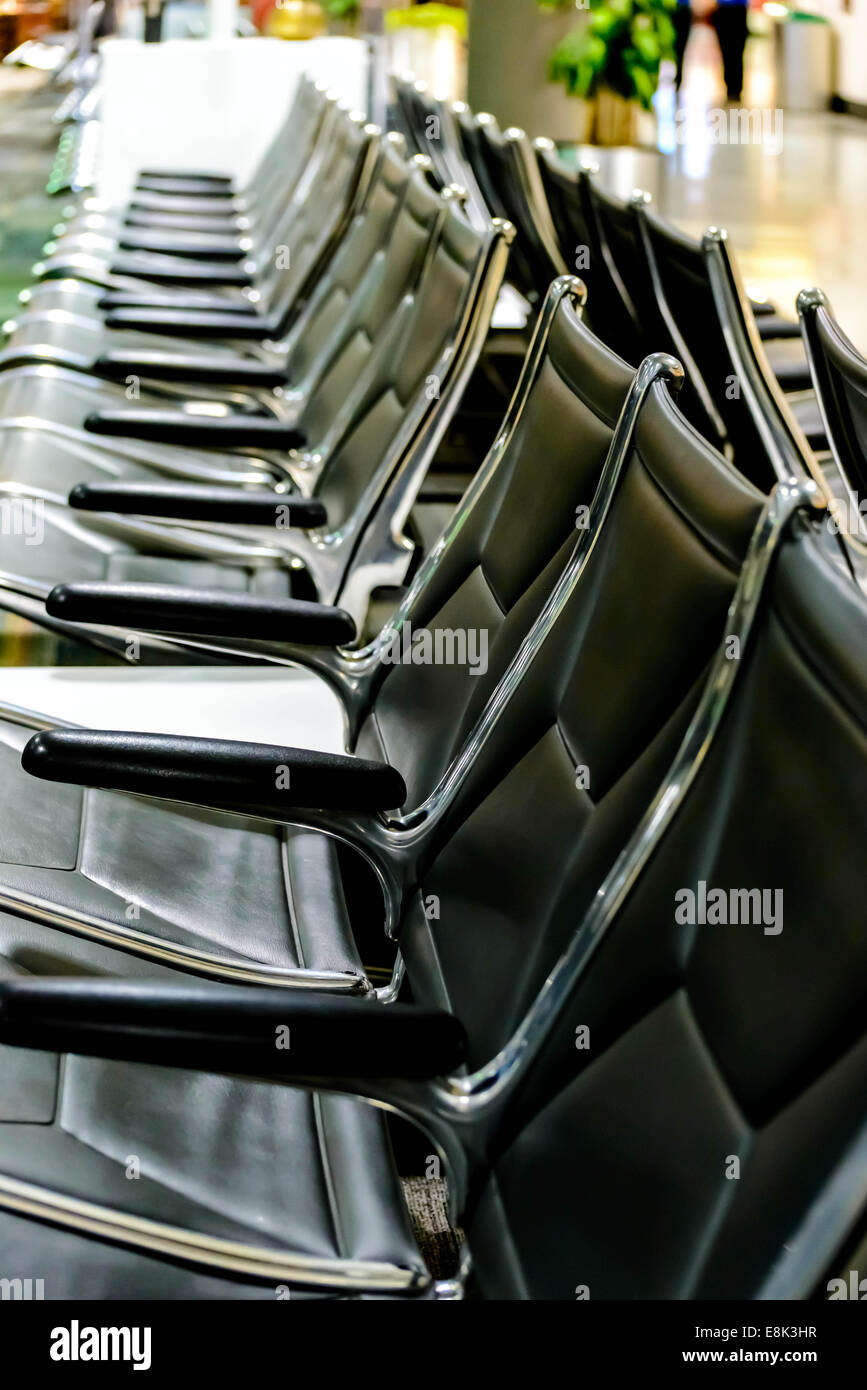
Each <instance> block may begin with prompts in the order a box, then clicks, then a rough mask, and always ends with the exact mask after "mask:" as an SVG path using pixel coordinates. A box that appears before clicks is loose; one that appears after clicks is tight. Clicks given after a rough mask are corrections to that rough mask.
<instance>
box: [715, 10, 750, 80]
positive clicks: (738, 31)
mask: <svg viewBox="0 0 867 1390" xmlns="http://www.w3.org/2000/svg"><path fill="white" fill-rule="evenodd" d="M711 23H712V24H713V27H714V29H715V30H716V36H717V40H718V41H719V46H720V52H721V53H722V60H723V80H724V81H725V84H726V96H727V97H728V99H729V101H739V100H740V97H741V93H742V91H743V86H744V48H745V46H746V42H747V7H746V5H719V6H717V8H716V9H715V10H714V12H713V15H712V16H711Z"/></svg>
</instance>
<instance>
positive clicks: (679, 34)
mask: <svg viewBox="0 0 867 1390" xmlns="http://www.w3.org/2000/svg"><path fill="white" fill-rule="evenodd" d="M672 20H673V23H674V61H675V65H676V72H675V75H674V86H675V90H676V91H680V84H681V82H682V81H683V56H684V54H685V53H686V45H687V43H688V42H689V31H690V29H691V28H692V10H691V9H690V7H689V5H678V7H677V9H676V10H675V11H674V14H673V15H672Z"/></svg>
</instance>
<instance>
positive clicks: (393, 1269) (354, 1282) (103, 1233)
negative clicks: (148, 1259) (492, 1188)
mask: <svg viewBox="0 0 867 1390" xmlns="http://www.w3.org/2000/svg"><path fill="white" fill-rule="evenodd" d="M0 1210H4V1211H12V1212H17V1213H19V1214H20V1215H21V1216H25V1217H29V1218H31V1219H32V1220H36V1221H44V1222H47V1223H48V1224H50V1225H52V1226H59V1227H61V1228H63V1229H67V1230H74V1231H81V1232H83V1233H84V1234H85V1235H87V1236H90V1237H94V1238H96V1239H97V1240H105V1241H108V1242H110V1243H113V1244H118V1245H124V1246H126V1247H127V1248H129V1249H133V1250H142V1251H144V1252H146V1253H147V1252H149V1253H151V1254H154V1255H157V1256H165V1257H167V1258H168V1259H175V1260H181V1261H183V1263H184V1264H187V1265H192V1266H193V1267H194V1268H197V1269H202V1270H217V1271H219V1272H221V1273H225V1274H234V1275H236V1276H237V1277H238V1278H242V1279H251V1280H253V1281H255V1282H256V1283H263V1284H270V1285H280V1284H289V1283H291V1284H295V1285H297V1286H299V1287H302V1288H312V1289H316V1288H327V1289H335V1290H340V1291H343V1292H348V1293H380V1294H388V1293H392V1294H419V1293H422V1292H424V1291H425V1290H426V1289H428V1288H429V1287H430V1284H431V1278H430V1275H429V1274H428V1273H427V1271H425V1270H423V1269H421V1268H418V1269H411V1268H408V1267H405V1266H401V1265H395V1264H388V1263H386V1262H385V1261H378V1260H346V1259H339V1258H337V1257H335V1258H333V1259H329V1258H327V1257H321V1256H315V1255H304V1254H300V1253H299V1252H297V1251H294V1250H285V1249H283V1250H281V1249H279V1248H269V1247H267V1246H260V1245H248V1244H244V1243H242V1242H241V1241H235V1240H222V1239H219V1238H218V1237H215V1236H207V1235H204V1234H203V1233H202V1232H199V1231H191V1230H187V1229H185V1228H183V1227H180V1226H172V1225H169V1224H168V1223H167V1222H163V1221H152V1220H150V1219H149V1218H147V1217H143V1216H134V1215H132V1214H130V1213H129V1212H124V1211H120V1210H118V1209H117V1208H115V1207H105V1206H102V1205H100V1204H99V1203H97V1202H85V1201H82V1200H81V1199H79V1198H77V1197H68V1196H66V1194H64V1193H61V1192H54V1191H52V1190H51V1189H50V1188H46V1187H40V1186H37V1185H36V1184H35V1183H29V1182H22V1181H21V1180H20V1179H18V1178H14V1177H10V1176H7V1175H6V1174H3V1173H0Z"/></svg>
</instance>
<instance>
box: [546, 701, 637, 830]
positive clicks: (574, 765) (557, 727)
mask: <svg viewBox="0 0 867 1390" xmlns="http://www.w3.org/2000/svg"><path fill="white" fill-rule="evenodd" d="M551 728H552V729H553V730H554V732H555V734H557V736H558V737H559V739H560V743H561V744H562V746H563V752H564V753H565V754H566V757H567V758H568V759H569V761H570V763H571V764H572V770H573V772H574V771H575V769H576V768H577V767H578V765H579V764H578V758H577V757H576V756H575V754H574V753H573V752H572V749H571V748H570V747H569V742H568V740H567V738H566V734H565V731H564V730H563V728H562V727H561V725H560V710H559V709H558V710H557V713H556V714H555V716H554V722H553V724H552V725H551ZM642 752H644V749H642ZM639 756H640V755H639ZM632 766H633V763H629V764H628V766H627V767H626V768H624V769H623V773H622V774H621V776H623V775H625V773H626V772H628V771H629V769H630V768H631V767H632ZM573 780H574V779H573ZM619 780H620V778H619V777H618V778H617V779H616V781H619ZM613 785H616V782H615V783H614V784H613ZM576 790H580V791H581V792H582V793H583V794H584V796H585V797H586V798H587V800H588V801H589V802H590V805H591V806H592V807H593V809H594V811H595V810H596V807H597V805H598V804H599V803H598V802H597V801H596V800H595V799H594V797H592V796H591V795H590V792H589V791H588V790H587V788H586V787H580V788H576ZM603 795H604V794H603Z"/></svg>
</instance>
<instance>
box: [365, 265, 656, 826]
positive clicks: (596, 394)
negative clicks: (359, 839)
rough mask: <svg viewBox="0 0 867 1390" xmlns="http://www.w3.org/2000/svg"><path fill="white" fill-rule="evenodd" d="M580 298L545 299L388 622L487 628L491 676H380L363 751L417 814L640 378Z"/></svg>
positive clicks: (571, 293) (568, 283)
mask: <svg viewBox="0 0 867 1390" xmlns="http://www.w3.org/2000/svg"><path fill="white" fill-rule="evenodd" d="M582 297H583V287H582V286H581V284H580V282H579V281H577V280H575V279H564V280H563V281H561V282H559V284H557V285H555V286H552V288H551V290H550V291H549V297H548V301H547V303H546V306H545V308H544V310H543V313H542V315H541V316H540V319H539V323H538V325H537V328H536V332H535V336H534V340H533V343H532V345H531V348H530V352H529V354H528V356H527V359H526V362H525V365H524V370H523V374H522V377H521V381H520V382H519V384H518V387H517V390H516V392H515V396H514V398H513V401H512V404H511V406H510V409H509V412H508V414H507V416H506V419H505V421H504V423H503V426H502V429H501V430H500V433H499V435H498V437H497V440H496V441H495V443H494V444H493V446H492V448H491V450H490V453H489V455H488V457H487V459H486V460H485V462H484V463H483V464H482V466H481V468H480V469H479V472H478V474H477V476H476V478H475V480H474V482H473V483H472V484H471V486H470V489H469V491H468V492H467V494H466V496H465V497H464V499H463V501H462V502H461V503H460V504H459V506H458V508H457V511H456V513H455V515H454V517H453V519H452V521H451V523H450V524H449V526H448V528H447V530H446V532H445V533H444V537H443V540H442V542H441V543H440V545H439V546H437V547H436V550H435V552H433V553H431V554H430V555H429V556H428V557H426V559H425V560H424V562H423V563H422V566H421V568H420V569H419V571H418V572H417V574H416V575H415V577H414V580H413V583H412V585H411V586H410V589H409V592H408V593H407V595H406V598H405V599H404V601H403V602H402V603H401V605H400V607H399V608H398V610H397V612H396V613H395V614H394V616H393V618H392V620H391V623H390V624H389V629H390V630H393V631H398V632H400V631H402V630H404V624H408V625H409V628H410V630H411V631H413V630H414V631H424V630H427V631H432V630H433V629H435V628H442V629H448V628H453V629H455V630H460V631H462V632H463V633H465V634H473V633H484V634H485V640H486V642H487V658H488V662H487V670H486V671H485V672H481V673H479V672H478V671H477V672H476V674H473V667H472V666H471V665H470V664H469V663H468V662H466V661H465V662H462V663H447V662H446V663H436V664H432V665H418V664H412V663H403V662H400V663H396V662H392V661H386V662H382V663H381V664H380V665H379V666H378V667H377V670H376V675H375V680H374V685H373V689H372V691H371V699H372V708H371V713H370V716H369V717H368V719H367V720H366V721H365V722H364V723H363V725H362V727H361V731H360V734H359V737H358V740H357V750H358V752H359V753H360V754H361V755H362V756H372V757H376V756H378V757H385V758H387V759H389V760H390V761H392V762H394V763H395V765H396V766H397V767H399V768H400V769H401V772H402V773H403V776H404V778H405V780H406V783H407V787H408V793H409V794H408V799H407V806H408V807H415V806H417V805H419V804H420V803H421V802H422V801H423V800H424V799H425V798H426V797H427V796H429V795H430V794H431V793H432V792H433V791H434V789H435V787H436V786H437V784H438V782H439V780H440V778H441V777H442V775H443V773H444V772H445V770H446V768H447V767H448V765H449V762H450V760H451V759H452V758H453V757H454V755H455V753H456V751H457V749H458V748H459V746H460V744H461V742H462V739H463V738H464V737H466V736H467V734H468V733H469V731H470V730H471V728H472V726H473V724H474V722H475V719H476V713H475V711H476V707H477V706H478V705H479V702H480V701H482V702H483V701H484V699H485V697H486V694H487V693H488V692H489V691H490V688H491V682H492V680H493V679H494V673H495V672H496V671H499V670H502V669H503V667H504V665H505V664H506V663H507V662H508V660H509V659H510V657H511V656H512V655H513V654H514V642H515V640H516V637H517V634H518V632H519V631H521V632H523V631H524V630H525V628H524V627H523V626H522V623H523V622H524V619H525V615H528V614H529V612H530V609H529V608H528V607H527V602H528V595H529V594H530V592H531V591H532V590H533V587H534V585H535V584H536V583H537V582H538V581H539V578H540V575H542V574H543V572H544V571H545V570H546V568H547V567H548V566H549V565H550V564H552V563H554V564H555V566H556V558H555V557H556V556H557V555H558V554H559V553H560V551H561V550H562V548H563V547H564V545H569V544H570V543H571V542H572V541H573V540H574V537H575V535H576V520H577V518H576V509H577V508H578V507H581V506H588V505H589V503H590V501H591V499H592V497H593V493H594V491H595V488H596V484H597V482H598V479H599V475H600V473H601V470H602V465H603V463H604V460H605V457H606V454H607V452H608V448H609V446H610V443H611V439H612V435H613V431H614V428H615V425H616V423H617V419H618V416H619V414H620V411H621V409H622V407H623V403H624V400H625V399H626V395H627V393H628V390H629V387H630V384H631V380H632V374H631V373H630V371H629V370H628V368H626V367H625V366H624V364H623V363H621V362H620V361H619V360H618V359H617V358H616V357H614V355H613V354H612V353H610V352H608V351H607V349H605V348H604V347H603V346H602V345H601V344H600V343H599V342H598V341H597V340H596V339H594V338H593V336H592V335H591V334H590V333H587V332H584V331H582V329H581V326H580V321H579V314H580V299H581V298H582ZM504 628H505V634H504V640H505V645H504V646H503V649H502V654H500V640H501V632H503V630H504ZM513 633H514V634H515V636H513ZM380 640H382V639H380ZM387 640H388V638H387V635H386V639H385V641H386V642H387ZM518 640H519V639H518ZM383 645H385V644H383ZM489 673H490V674H489Z"/></svg>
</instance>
